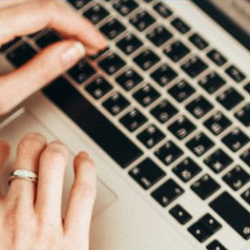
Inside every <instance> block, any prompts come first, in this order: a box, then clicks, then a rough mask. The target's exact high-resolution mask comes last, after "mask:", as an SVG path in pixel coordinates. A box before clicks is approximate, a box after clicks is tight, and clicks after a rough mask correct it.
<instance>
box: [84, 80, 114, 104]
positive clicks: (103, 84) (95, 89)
mask: <svg viewBox="0 0 250 250" xmlns="http://www.w3.org/2000/svg"><path fill="white" fill-rule="evenodd" d="M85 89H86V91H87V92H88V93H89V94H90V95H92V96H93V97H94V98H95V99H96V100H99V99H100V98H102V97H103V96H105V95H106V94H107V93H109V92H110V91H111V90H112V89H113V87H112V86H111V85H110V84H109V83H108V82H107V80H106V79H104V78H103V77H102V76H99V77H97V78H95V79H94V80H93V81H92V82H91V83H89V84H88V85H87V86H86V87H85Z"/></svg>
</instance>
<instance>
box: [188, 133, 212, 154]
mask: <svg viewBox="0 0 250 250" xmlns="http://www.w3.org/2000/svg"><path fill="white" fill-rule="evenodd" d="M214 145H215V144H214V142H213V141H211V140H210V139H209V138H208V137H207V136H206V135H205V134H203V133H199V134H198V135H196V136H195V137H194V138H192V139H191V140H190V141H189V142H187V143H186V146H187V147H188V148H189V149H190V150H191V151H192V152H193V153H194V154H195V155H197V156H202V155H203V154H205V153H206V152H207V151H208V150H210V149H211V148H212V147H213V146H214Z"/></svg>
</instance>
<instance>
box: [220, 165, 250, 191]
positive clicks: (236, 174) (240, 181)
mask: <svg viewBox="0 0 250 250" xmlns="http://www.w3.org/2000/svg"><path fill="white" fill-rule="evenodd" d="M223 180H224V181H225V182H226V183H227V184H228V185H229V186H230V187H231V188H232V189H233V190H234V191H238V190H240V189H241V188H242V187H243V186H244V185H246V184H247V183H248V182H249V180H250V175H249V174H248V173H247V172H246V171H245V170H244V169H242V168H241V167H240V166H236V167H235V168H234V169H232V170H231V171H230V172H228V173H227V174H226V175H225V176H224V177H223Z"/></svg>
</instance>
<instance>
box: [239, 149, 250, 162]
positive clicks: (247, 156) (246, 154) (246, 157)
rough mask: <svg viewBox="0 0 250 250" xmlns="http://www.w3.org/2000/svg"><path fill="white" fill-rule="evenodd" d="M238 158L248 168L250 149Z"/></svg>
mask: <svg viewBox="0 0 250 250" xmlns="http://www.w3.org/2000/svg"><path fill="white" fill-rule="evenodd" d="M240 158H241V160H243V161H244V162H245V163H246V164H247V166H248V167H250V148H249V149H247V150H246V151H244V152H243V153H242V154H241V156H240Z"/></svg>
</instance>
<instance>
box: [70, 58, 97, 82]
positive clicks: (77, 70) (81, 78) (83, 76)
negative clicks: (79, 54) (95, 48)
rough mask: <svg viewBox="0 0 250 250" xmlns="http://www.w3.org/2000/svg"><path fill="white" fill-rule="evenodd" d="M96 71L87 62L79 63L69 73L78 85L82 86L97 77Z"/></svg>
mask: <svg viewBox="0 0 250 250" xmlns="http://www.w3.org/2000/svg"><path fill="white" fill-rule="evenodd" d="M95 73H96V71H95V69H94V68H93V67H92V66H90V64H89V63H88V62H87V61H86V60H85V59H83V60H81V61H80V62H78V63H77V64H76V65H75V66H74V67H73V68H72V69H70V70H69V71H68V74H69V75H70V76H71V77H72V78H73V79H74V80H75V81H76V82H77V83H78V84H82V83H84V82H85V81H87V80H88V79H89V78H90V77H92V76H93V75H95Z"/></svg>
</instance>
